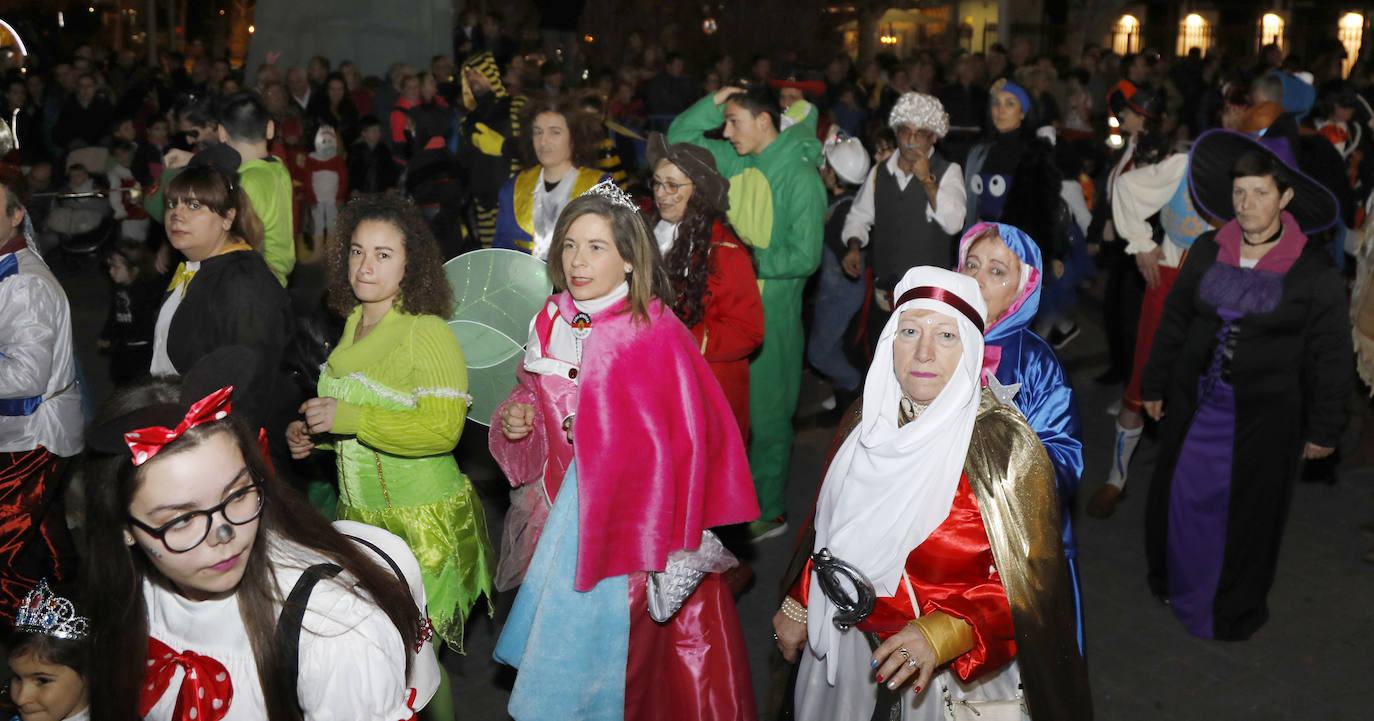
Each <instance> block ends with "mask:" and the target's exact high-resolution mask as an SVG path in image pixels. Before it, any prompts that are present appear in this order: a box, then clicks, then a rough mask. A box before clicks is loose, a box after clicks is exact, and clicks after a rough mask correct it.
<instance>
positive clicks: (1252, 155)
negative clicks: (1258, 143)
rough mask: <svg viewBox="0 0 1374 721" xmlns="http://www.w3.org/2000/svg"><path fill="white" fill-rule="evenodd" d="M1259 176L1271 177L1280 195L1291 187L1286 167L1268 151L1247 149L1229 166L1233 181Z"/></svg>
mask: <svg viewBox="0 0 1374 721" xmlns="http://www.w3.org/2000/svg"><path fill="white" fill-rule="evenodd" d="M1261 176H1268V177H1270V178H1273V179H1274V185H1277V186H1278V188H1279V194H1280V195H1282V194H1283V193H1284V192H1285V191H1287V190H1288V189H1289V188H1290V187H1292V181H1291V178H1290V176H1289V174H1288V168H1287V167H1285V166H1284V164H1283V163H1280V162H1279V161H1278V159H1277V158H1275V157H1274V156H1272V155H1270V154H1268V153H1264V152H1260V151H1258V150H1250V151H1247V152H1245V153H1242V154H1241V156H1240V157H1239V158H1236V162H1235V164H1234V165H1232V166H1231V180H1233V181H1234V180H1236V179H1238V178H1250V177H1261Z"/></svg>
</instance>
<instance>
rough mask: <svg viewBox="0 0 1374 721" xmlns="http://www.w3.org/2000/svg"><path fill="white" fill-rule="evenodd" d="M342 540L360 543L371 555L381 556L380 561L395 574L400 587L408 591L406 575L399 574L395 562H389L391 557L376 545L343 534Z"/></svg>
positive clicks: (399, 568) (398, 567)
mask: <svg viewBox="0 0 1374 721" xmlns="http://www.w3.org/2000/svg"><path fill="white" fill-rule="evenodd" d="M344 538H347V539H348V540H350V541H356V542H357V543H361V544H363V545H364V546H367V547H368V548H370V549H372V552H373V553H375V554H377V555H378V556H381V557H382V559H383V560H385V561H386V565H388V566H391V572H392V573H394V574H396V578H397V580H399V581H400V582H401V586H402V587H404V588H405V589H407V590H409V589H410V581H407V580H406V575H405V574H404V573H401V567H400V566H398V565H396V562H395V561H393V560H391V556H388V555H386V551H383V550H382V549H381V548H379V547H378V546H377V544H375V543H373V542H372V541H369V540H367V539H366V538H358V537H357V536H349V535H346V534H345V535H344Z"/></svg>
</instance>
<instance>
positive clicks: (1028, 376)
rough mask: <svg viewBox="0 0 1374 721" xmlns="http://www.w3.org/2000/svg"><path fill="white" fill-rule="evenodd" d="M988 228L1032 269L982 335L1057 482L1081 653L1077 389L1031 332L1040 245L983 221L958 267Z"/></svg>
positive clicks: (965, 242) (965, 244)
mask: <svg viewBox="0 0 1374 721" xmlns="http://www.w3.org/2000/svg"><path fill="white" fill-rule="evenodd" d="M988 227H993V228H996V229H997V234H998V235H1000V236H1001V237H1002V241H1003V242H1005V243H1006V244H1007V247H1008V248H1009V249H1011V252H1013V253H1015V254H1016V257H1018V258H1020V259H1021V262H1022V263H1023V264H1025V265H1028V266H1030V267H1031V268H1034V272H1032V273H1031V274H1030V279H1029V280H1028V281H1027V283H1026V289H1025V290H1024V291H1022V294H1021V297H1020V298H1019V299H1018V300H1019V301H1020V302H1019V305H1018V304H1017V303H1013V304H1012V306H1011V308H1010V309H1008V311H1007V313H1006V315H1004V316H1003V317H1002V318H1001V319H1000V320H997V321H995V322H994V323H993V325H992V327H991V328H989V329H988V330H987V333H986V334H985V335H984V343H985V345H986V346H988V347H992V346H997V347H1000V348H1001V353H1002V357H1001V359H1000V361H999V362H998V364H997V373H996V376H997V381H998V382H999V383H1001V384H1003V385H1010V384H1013V383H1020V384H1021V389H1020V390H1019V391H1018V392H1017V394H1016V407H1017V408H1018V409H1020V411H1021V414H1022V415H1023V416H1025V417H1026V423H1028V424H1030V427H1031V429H1032V430H1034V431H1035V434H1036V435H1037V436H1039V437H1040V442H1041V443H1043V444H1044V446H1045V451H1046V452H1047V453H1048V454H1049V457H1050V462H1051V463H1052V464H1053V465H1054V476H1055V484H1056V485H1057V486H1058V489H1059V501H1060V516H1061V518H1062V519H1063V524H1064V531H1063V536H1064V554H1065V556H1067V557H1068V561H1069V573H1070V575H1071V576H1072V579H1071V580H1072V582H1073V592H1074V601H1075V603H1076V604H1077V606H1078V609H1077V610H1078V634H1079V649H1080V650H1082V649H1083V603H1082V591H1081V589H1080V587H1079V582H1078V563H1077V556H1078V545H1077V543H1075V541H1074V536H1073V520H1072V513H1071V511H1072V509H1073V499H1074V494H1075V493H1077V492H1078V482H1079V479H1081V478H1082V476H1083V440H1082V438H1083V424H1082V422H1081V421H1080V420H1079V417H1078V403H1077V401H1076V400H1075V399H1074V393H1073V388H1072V387H1071V386H1070V385H1069V378H1068V375H1067V374H1066V373H1064V367H1063V366H1062V365H1061V364H1060V363H1059V357H1058V356H1056V355H1055V354H1054V349H1053V348H1051V347H1050V344H1049V343H1047V342H1045V340H1044V339H1043V338H1041V337H1040V336H1038V335H1036V334H1035V333H1034V332H1032V331H1031V329H1030V324H1031V321H1032V320H1034V318H1035V314H1036V313H1037V312H1038V311H1039V310H1040V290H1041V288H1040V286H1041V285H1042V283H1043V272H1044V268H1043V266H1042V264H1041V260H1040V247H1039V246H1037V245H1036V244H1035V241H1034V240H1031V238H1030V236H1028V235H1026V234H1025V233H1024V232H1022V230H1021V229H1020V228H1017V227H1015V226H1012V225H1006V224H1001V223H979V224H977V225H975V226H973V227H972V228H970V229H969V231H968V232H967V233H965V234H964V237H963V238H962V239H961V240H960V241H959V268H960V269H962V268H963V267H964V256H965V255H966V254H967V252H968V248H969V245H970V243H971V241H972V240H973V238H974V237H975V236H977V235H978V234H979V233H980V232H982V231H983V230H984V229H986V228H988Z"/></svg>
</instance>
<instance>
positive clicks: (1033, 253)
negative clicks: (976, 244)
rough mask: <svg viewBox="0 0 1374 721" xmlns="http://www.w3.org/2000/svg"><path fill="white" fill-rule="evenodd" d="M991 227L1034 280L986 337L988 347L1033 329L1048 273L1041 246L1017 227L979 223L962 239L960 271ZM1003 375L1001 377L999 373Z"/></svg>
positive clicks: (1027, 281)
mask: <svg viewBox="0 0 1374 721" xmlns="http://www.w3.org/2000/svg"><path fill="white" fill-rule="evenodd" d="M987 228H996V229H997V235H999V236H1001V238H1002V242H1004V243H1006V244H1007V248H1009V249H1011V252H1013V253H1015V254H1016V257H1017V258H1020V259H1021V263H1022V264H1024V265H1028V266H1030V268H1031V269H1032V270H1031V273H1030V278H1028V279H1027V280H1026V287H1025V288H1024V289H1022V291H1021V295H1020V297H1019V298H1017V301H1016V302H1013V303H1012V305H1011V308H1009V309H1007V313H1006V314H1005V315H1003V316H1002V318H1001V319H999V320H997V321H995V322H994V323H993V324H992V327H991V328H988V330H987V332H986V333H984V334H983V342H984V343H986V344H988V345H1001V344H1002V342H1003V341H1005V340H1006V339H1007V338H1009V337H1011V336H1012V335H1015V334H1016V333H1018V332H1020V331H1023V330H1026V329H1028V328H1030V324H1031V321H1032V320H1035V314H1036V313H1038V312H1040V288H1041V286H1042V285H1044V276H1043V273H1044V271H1045V269H1044V267H1043V266H1042V264H1041V260H1040V246H1038V245H1036V244H1035V241H1034V240H1031V237H1030V236H1029V235H1026V232H1025V231H1023V230H1021V229H1020V228H1018V227H1016V226H1014V225H1007V224H1006V223H978V224H976V225H974V226H973V227H972V228H969V230H968V232H967V233H964V237H963V238H960V239H959V268H960V269H961V270H962V269H963V267H964V255H965V254H967V253H968V248H969V246H970V245H972V243H973V239H974V237H976V236H977V235H978V234H979V233H982V232H983V231H984V230H986V229H987ZM999 375H1000V374H999Z"/></svg>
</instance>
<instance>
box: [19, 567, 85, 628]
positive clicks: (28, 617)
mask: <svg viewBox="0 0 1374 721" xmlns="http://www.w3.org/2000/svg"><path fill="white" fill-rule="evenodd" d="M89 625H90V622H89V621H87V620H86V618H85V617H84V616H78V615H76V606H73V605H72V602H71V601H68V600H67V599H65V598H63V597H61V596H59V595H57V594H55V593H53V592H52V589H50V588H48V579H46V578H45V579H42V580H40V581H39V582H38V587H37V588H35V589H33V590H32V591H29V592H28V595H26V596H24V602H23V603H21V604H19V613H17V614H15V616H14V630H16V631H20V632H23V633H41V634H43V635H44V636H51V637H53V638H60V639H64V640H67V641H79V640H81V639H83V638H85V637H86V636H88V635H90V629H89V628H88V627H89Z"/></svg>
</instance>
